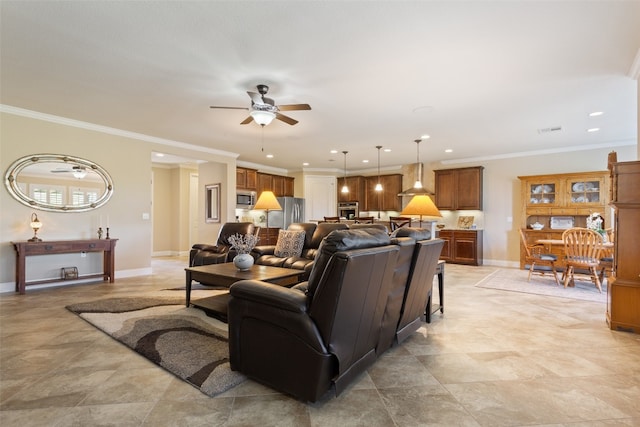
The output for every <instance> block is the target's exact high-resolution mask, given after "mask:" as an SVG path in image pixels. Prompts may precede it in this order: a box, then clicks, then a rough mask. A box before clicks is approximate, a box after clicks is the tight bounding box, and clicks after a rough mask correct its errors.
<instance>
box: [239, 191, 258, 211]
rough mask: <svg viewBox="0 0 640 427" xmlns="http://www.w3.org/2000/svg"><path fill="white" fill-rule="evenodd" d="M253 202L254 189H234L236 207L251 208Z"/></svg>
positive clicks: (254, 197) (254, 198)
mask: <svg viewBox="0 0 640 427" xmlns="http://www.w3.org/2000/svg"><path fill="white" fill-rule="evenodd" d="M255 204H256V192H255V191H236V209H252V208H253V205H255Z"/></svg>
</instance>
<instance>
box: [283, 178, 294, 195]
mask: <svg viewBox="0 0 640 427" xmlns="http://www.w3.org/2000/svg"><path fill="white" fill-rule="evenodd" d="M294 184H295V179H294V178H292V177H289V176H285V177H284V193H283V194H282V195H283V196H285V197H293V193H294V191H295V188H294Z"/></svg>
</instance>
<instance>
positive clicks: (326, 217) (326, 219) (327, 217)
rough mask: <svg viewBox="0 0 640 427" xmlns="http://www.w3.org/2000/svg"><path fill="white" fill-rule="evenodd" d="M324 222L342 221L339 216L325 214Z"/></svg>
mask: <svg viewBox="0 0 640 427" xmlns="http://www.w3.org/2000/svg"><path fill="white" fill-rule="evenodd" d="M324 222H340V217H339V216H325V217H324Z"/></svg>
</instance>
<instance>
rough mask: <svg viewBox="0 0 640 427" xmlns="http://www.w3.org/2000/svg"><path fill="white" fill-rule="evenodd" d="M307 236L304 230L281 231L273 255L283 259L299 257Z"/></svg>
mask: <svg viewBox="0 0 640 427" xmlns="http://www.w3.org/2000/svg"><path fill="white" fill-rule="evenodd" d="M305 235H306V233H305V232H304V231H303V230H300V231H292V230H280V231H279V232H278V242H277V243H276V248H275V250H274V251H273V254H274V255H275V256H277V257H282V258H289V257H299V256H300V254H301V253H302V248H303V246H304V241H305Z"/></svg>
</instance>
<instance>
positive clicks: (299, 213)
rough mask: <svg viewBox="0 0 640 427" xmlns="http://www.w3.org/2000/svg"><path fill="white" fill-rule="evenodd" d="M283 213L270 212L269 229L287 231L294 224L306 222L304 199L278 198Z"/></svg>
mask: <svg viewBox="0 0 640 427" xmlns="http://www.w3.org/2000/svg"><path fill="white" fill-rule="evenodd" d="M277 199H278V203H280V206H281V207H282V210H281V211H269V227H277V228H282V229H286V228H287V227H289V224H293V223H294V222H304V199H302V198H298V197H278V198H277Z"/></svg>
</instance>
